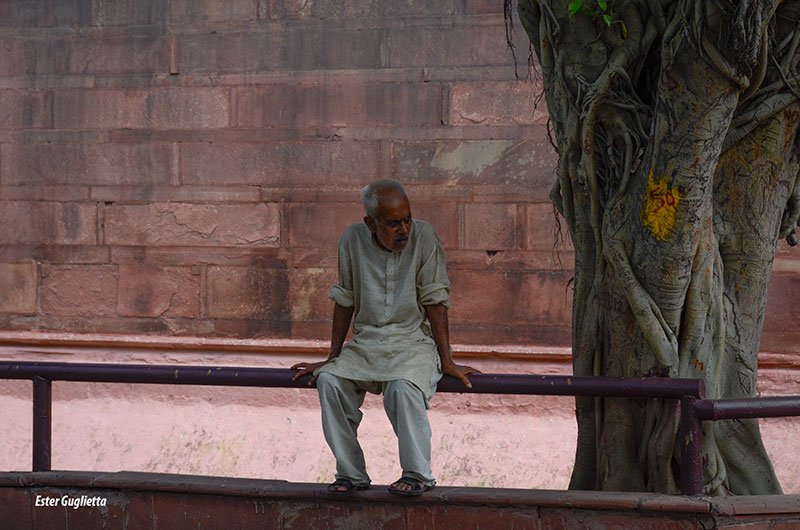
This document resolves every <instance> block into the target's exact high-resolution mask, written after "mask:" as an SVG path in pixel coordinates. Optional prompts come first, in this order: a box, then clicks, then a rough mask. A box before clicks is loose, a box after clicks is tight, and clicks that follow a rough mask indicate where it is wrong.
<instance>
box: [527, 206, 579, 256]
mask: <svg viewBox="0 0 800 530" xmlns="http://www.w3.org/2000/svg"><path fill="white" fill-rule="evenodd" d="M524 208H525V215H524V218H523V219H524V221H523V222H524V224H523V226H522V235H523V241H524V246H525V248H526V249H529V250H534V251H539V252H550V251H552V250H553V249H558V250H559V251H566V252H570V251H572V241H571V240H570V237H569V230H568V228H567V222H566V220H564V219H563V218H559V217H557V215H558V214H557V213H556V212H555V210H554V208H553V205H552V203H538V204H529V205H526V206H525V207H524Z"/></svg>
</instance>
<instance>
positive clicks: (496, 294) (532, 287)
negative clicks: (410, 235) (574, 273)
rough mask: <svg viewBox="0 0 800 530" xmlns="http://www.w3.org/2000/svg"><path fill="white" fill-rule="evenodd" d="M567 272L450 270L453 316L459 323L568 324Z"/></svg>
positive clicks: (569, 311)
mask: <svg viewBox="0 0 800 530" xmlns="http://www.w3.org/2000/svg"><path fill="white" fill-rule="evenodd" d="M570 276H571V274H569V273H565V272H550V271H537V272H517V271H491V270H487V271H465V270H451V271H450V281H451V283H452V309H451V312H452V317H453V320H454V321H458V322H459V323H462V324H463V323H473V322H474V323H480V324H497V325H513V324H514V323H528V322H536V323H538V324H539V325H569V323H570V322H571V318H572V309H571V306H572V291H571V290H569V289H568V287H567V282H568V281H569V277H570Z"/></svg>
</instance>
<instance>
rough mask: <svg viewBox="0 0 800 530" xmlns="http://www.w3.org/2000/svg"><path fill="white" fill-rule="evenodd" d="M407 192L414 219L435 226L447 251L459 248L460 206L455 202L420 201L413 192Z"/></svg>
mask: <svg viewBox="0 0 800 530" xmlns="http://www.w3.org/2000/svg"><path fill="white" fill-rule="evenodd" d="M406 192H407V193H408V194H409V195H410V196H411V213H412V215H413V216H414V218H415V219H422V220H423V221H428V222H429V223H430V224H431V225H433V228H434V230H436V234H437V235H438V236H439V240H440V241H441V242H442V245H444V247H445V249H447V250H449V249H455V248H458V232H459V226H458V204H456V203H455V202H428V201H427V200H426V201H419V200H417V199H415V198H414V197H415V196H417V195H416V194H414V193H413V191H412V190H406ZM419 197H422V195H419Z"/></svg>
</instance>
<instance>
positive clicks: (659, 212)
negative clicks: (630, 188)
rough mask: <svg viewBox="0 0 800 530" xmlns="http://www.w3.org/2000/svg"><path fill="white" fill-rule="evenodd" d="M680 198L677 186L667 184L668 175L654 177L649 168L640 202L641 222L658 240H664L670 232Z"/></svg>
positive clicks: (676, 214) (676, 216) (673, 224)
mask: <svg viewBox="0 0 800 530" xmlns="http://www.w3.org/2000/svg"><path fill="white" fill-rule="evenodd" d="M680 200H681V194H680V192H679V191H678V188H677V187H670V186H669V177H668V176H667V175H662V176H661V177H659V178H658V179H656V178H655V176H654V175H653V170H652V169H651V170H650V175H648V177H647V188H646V189H645V195H644V203H643V204H642V224H643V225H644V227H645V228H647V229H648V230H650V232H651V233H652V234H653V235H654V236H655V237H656V239H658V240H659V241H664V240H666V239H667V238H668V237H669V235H670V234H671V233H672V228H673V227H674V226H675V221H676V219H677V218H678V204H679V203H680Z"/></svg>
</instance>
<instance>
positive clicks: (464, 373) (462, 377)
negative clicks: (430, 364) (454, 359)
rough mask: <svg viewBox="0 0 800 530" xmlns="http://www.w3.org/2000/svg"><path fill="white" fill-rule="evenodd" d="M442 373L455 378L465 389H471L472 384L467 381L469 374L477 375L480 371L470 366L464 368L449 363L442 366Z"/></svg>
mask: <svg viewBox="0 0 800 530" xmlns="http://www.w3.org/2000/svg"><path fill="white" fill-rule="evenodd" d="M442 372H443V373H444V374H446V375H449V376H452V377H455V378H456V379H458V380H459V381H461V382H462V383H464V386H465V387H467V388H472V383H470V381H469V374H479V373H481V371H480V370H476V369H475V368H473V367H471V366H464V365H461V364H456V363H450V364H446V365H442Z"/></svg>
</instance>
